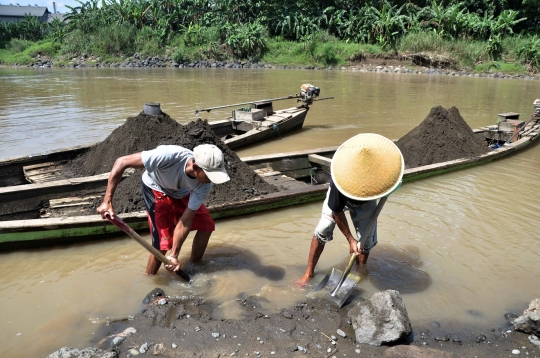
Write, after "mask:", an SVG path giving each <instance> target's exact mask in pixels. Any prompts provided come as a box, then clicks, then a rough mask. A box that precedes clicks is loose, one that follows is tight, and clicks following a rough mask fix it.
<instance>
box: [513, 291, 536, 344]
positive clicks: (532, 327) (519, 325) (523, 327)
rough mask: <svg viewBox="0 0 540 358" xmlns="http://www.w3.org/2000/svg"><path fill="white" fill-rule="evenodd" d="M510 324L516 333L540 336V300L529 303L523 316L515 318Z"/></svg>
mask: <svg viewBox="0 0 540 358" xmlns="http://www.w3.org/2000/svg"><path fill="white" fill-rule="evenodd" d="M512 324H513V325H514V329H515V330H516V331H521V332H525V333H529V334H535V335H539V334H540V298H536V299H534V300H532V301H531V303H529V307H528V308H527V309H526V310H525V311H523V314H522V315H521V316H519V317H518V318H516V319H515V320H514V321H513V322H512Z"/></svg>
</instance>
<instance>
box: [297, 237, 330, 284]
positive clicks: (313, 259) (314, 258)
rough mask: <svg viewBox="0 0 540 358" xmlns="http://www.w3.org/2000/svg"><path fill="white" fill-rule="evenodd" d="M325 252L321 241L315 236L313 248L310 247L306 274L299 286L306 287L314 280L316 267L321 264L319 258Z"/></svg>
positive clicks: (312, 242)
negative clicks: (318, 263)
mask: <svg viewBox="0 0 540 358" xmlns="http://www.w3.org/2000/svg"><path fill="white" fill-rule="evenodd" d="M323 250H324V244H322V243H321V242H319V240H317V237H315V235H313V238H312V239H311V246H310V247H309V256H308V265H307V268H306V272H305V273H304V275H303V276H302V277H300V279H299V280H298V281H297V283H298V285H299V286H305V285H306V284H307V283H308V281H309V280H311V279H312V278H313V275H314V272H315V266H317V262H319V258H320V257H321V254H322V252H323Z"/></svg>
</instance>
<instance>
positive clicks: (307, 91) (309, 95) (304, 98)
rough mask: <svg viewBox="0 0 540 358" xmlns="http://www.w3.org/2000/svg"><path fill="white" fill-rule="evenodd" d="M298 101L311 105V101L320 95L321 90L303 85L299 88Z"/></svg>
mask: <svg viewBox="0 0 540 358" xmlns="http://www.w3.org/2000/svg"><path fill="white" fill-rule="evenodd" d="M300 89H301V91H300V99H299V101H301V102H304V103H306V104H312V103H313V100H314V99H315V98H317V97H319V95H320V94H321V89H320V88H319V87H315V86H313V85H310V84H303V85H302V87H300Z"/></svg>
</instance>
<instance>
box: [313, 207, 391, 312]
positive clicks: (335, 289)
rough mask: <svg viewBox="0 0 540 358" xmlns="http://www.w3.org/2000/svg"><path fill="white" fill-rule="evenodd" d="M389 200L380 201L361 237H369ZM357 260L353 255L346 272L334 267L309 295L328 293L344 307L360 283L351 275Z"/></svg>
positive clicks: (357, 277) (355, 276)
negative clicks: (317, 292)
mask: <svg viewBox="0 0 540 358" xmlns="http://www.w3.org/2000/svg"><path fill="white" fill-rule="evenodd" d="M387 198H388V196H383V197H382V198H381V199H380V200H379V203H378V204H377V207H376V208H375V211H373V213H372V214H371V217H370V218H369V222H368V225H367V226H366V229H365V230H364V232H362V233H361V237H367V235H368V233H370V232H371V230H373V227H374V226H375V223H376V222H377V217H378V216H379V213H380V212H381V210H382V207H383V205H384V203H385V202H386V199H387ZM355 259H356V255H355V254H354V253H353V254H351V258H350V259H349V263H348V265H347V268H345V271H342V270H340V269H337V268H335V267H333V268H332V270H331V271H330V273H329V274H328V275H326V276H325V277H324V278H323V279H322V281H321V282H320V283H319V284H318V285H317V286H315V288H314V289H313V290H311V292H310V293H309V294H311V293H313V292H316V291H321V290H323V291H324V292H328V293H330V299H331V300H332V301H334V302H335V303H336V304H337V305H338V307H339V308H341V306H343V304H344V303H345V301H346V300H347V298H348V297H349V296H350V294H351V292H352V290H353V289H354V287H355V286H356V285H357V284H358V282H360V276H358V275H355V274H352V273H350V271H351V268H352V265H353V263H354V261H355Z"/></svg>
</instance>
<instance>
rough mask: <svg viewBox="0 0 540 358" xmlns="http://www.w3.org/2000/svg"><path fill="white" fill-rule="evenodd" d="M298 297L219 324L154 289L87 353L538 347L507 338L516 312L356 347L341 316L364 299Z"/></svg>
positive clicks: (471, 353)
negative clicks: (337, 301)
mask: <svg viewBox="0 0 540 358" xmlns="http://www.w3.org/2000/svg"><path fill="white" fill-rule="evenodd" d="M305 291H306V298H305V300H302V301H299V302H297V303H296V304H294V305H293V306H291V307H284V308H282V309H281V310H280V311H279V312H265V311H264V310H263V309H262V308H261V307H262V306H263V304H264V302H262V299H261V298H260V297H259V296H257V295H249V296H245V297H242V296H239V297H237V299H236V300H235V301H234V302H233V303H231V304H230V307H228V309H229V310H231V311H234V312H238V315H239V318H238V319H221V318H220V317H219V316H216V314H215V312H216V311H217V308H218V305H216V304H215V303H213V302H210V301H206V300H205V299H204V298H202V297H194V296H188V297H185V296H184V297H182V296H169V295H166V294H165V293H164V292H163V291H162V290H161V289H158V288H156V289H155V290H153V291H152V292H150V293H149V294H148V295H147V296H146V297H145V298H144V300H143V307H142V309H141V310H140V311H139V313H137V314H135V315H134V316H132V317H126V318H116V319H114V318H113V319H110V320H109V321H106V322H104V323H103V324H102V327H101V328H100V330H99V332H96V335H95V338H94V339H93V340H92V341H91V342H89V346H92V347H93V348H95V349H96V350H94V352H97V354H96V356H98V357H133V356H138V355H158V356H165V357H186V356H194V357H236V356H237V357H240V356H251V357H300V356H312V357H355V356H356V357H377V356H379V357H382V356H384V357H505V356H520V355H521V356H528V357H539V356H540V347H538V346H535V345H533V344H531V343H530V342H529V341H528V335H527V334H524V333H519V332H515V331H513V326H512V325H511V323H510V321H509V320H511V319H513V318H515V317H516V314H518V313H519V312H516V314H514V313H504V314H502V313H501V317H503V316H504V317H506V319H507V322H506V323H505V324H504V325H502V326H500V327H481V326H477V327H473V326H470V325H467V324H461V325H460V324H457V325H456V324H455V323H454V324H451V323H450V322H437V321H432V322H430V323H429V324H427V325H416V326H415V325H414V321H419V320H421V319H422V318H423V317H410V319H411V321H412V322H413V334H411V335H410V336H409V337H405V338H403V339H401V340H400V341H398V342H396V343H395V344H392V345H383V346H371V345H367V344H358V343H356V340H355V331H354V328H353V326H352V324H351V319H350V317H349V316H348V314H349V311H350V310H351V309H352V308H353V307H355V306H356V305H357V304H358V302H361V301H362V300H364V298H360V297H359V296H358V294H357V293H353V297H352V299H349V301H348V302H347V303H346V305H345V306H344V307H342V308H341V309H338V308H337V307H336V306H335V305H333V302H331V301H329V300H327V299H325V297H321V296H313V297H312V296H307V294H308V293H309V289H305ZM471 314H474V313H471ZM87 349H88V350H91V349H90V348H87ZM69 350H70V349H69V348H67V347H64V348H62V350H59V351H57V352H56V353H55V354H56V355H55V354H53V355H51V356H50V357H63V355H61V354H60V353H61V352H62V353H66V352H67V351H69ZM71 350H72V352H78V353H79V354H80V353H81V352H82V351H83V350H81V349H71ZM98 350H100V351H98ZM75 356H79V355H75Z"/></svg>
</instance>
